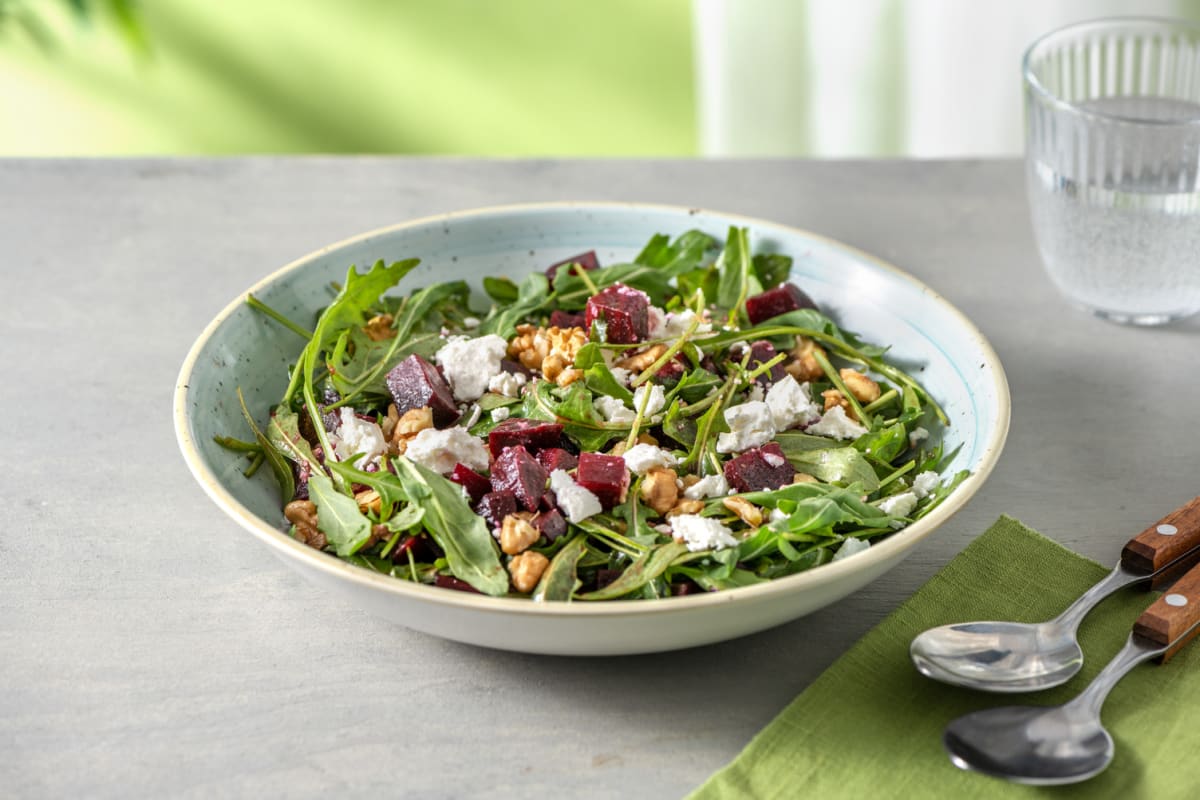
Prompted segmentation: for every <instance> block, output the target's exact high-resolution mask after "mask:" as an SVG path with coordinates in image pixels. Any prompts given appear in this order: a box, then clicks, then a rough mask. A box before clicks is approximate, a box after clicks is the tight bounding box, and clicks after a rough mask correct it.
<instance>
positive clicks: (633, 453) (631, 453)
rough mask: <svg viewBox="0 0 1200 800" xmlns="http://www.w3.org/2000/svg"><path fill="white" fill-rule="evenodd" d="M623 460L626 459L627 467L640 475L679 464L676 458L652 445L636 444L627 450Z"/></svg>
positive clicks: (622, 456)
mask: <svg viewBox="0 0 1200 800" xmlns="http://www.w3.org/2000/svg"><path fill="white" fill-rule="evenodd" d="M621 458H623V459H625V466H626V467H628V468H629V469H630V470H631V471H633V472H636V473H637V474H638V475H641V474H643V473H645V472H647V471H649V470H651V469H654V468H655V467H670V466H674V465H675V464H677V463H679V459H677V458H675V456H673V455H671V454H670V453H669V452H667V451H666V450H663V449H662V448H661V447H655V446H654V445H652V444H635V445H634V446H633V447H631V448H629V449H628V450H626V451H625V452H624V453H623V454H622V455H621Z"/></svg>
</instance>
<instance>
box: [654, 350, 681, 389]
mask: <svg viewBox="0 0 1200 800" xmlns="http://www.w3.org/2000/svg"><path fill="white" fill-rule="evenodd" d="M687 368H688V365H687V362H686V361H684V359H683V357H682V356H675V357H674V358H672V359H671V360H670V361H668V362H667V363H665V364H663V365H662V366H661V367H659V368H658V372H656V373H654V378H653V379H654V380H656V381H661V382H663V383H669V384H671V385H672V386H673V385H675V383H677V382H678V381H679V379H680V378H682V377H683V375H684V373H685V372H687Z"/></svg>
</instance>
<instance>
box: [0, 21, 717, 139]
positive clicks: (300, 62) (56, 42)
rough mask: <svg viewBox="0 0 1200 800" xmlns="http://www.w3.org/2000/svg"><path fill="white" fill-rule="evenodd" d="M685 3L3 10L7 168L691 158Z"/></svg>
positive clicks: (0, 45) (2, 130) (0, 38)
mask: <svg viewBox="0 0 1200 800" xmlns="http://www.w3.org/2000/svg"><path fill="white" fill-rule="evenodd" d="M691 59H692V54H691V22H690V13H689V0H604V1H603V2H575V1H573V0H495V1H494V2H487V1H486V0H390V1H389V0H337V2H331V1H326V2H320V1H314V0H244V2H233V1H230V2H221V1H220V0H152V1H151V0H143V2H140V3H134V2H131V0H0V102H2V103H3V107H2V112H0V154H3V155H57V154H89V155H91V154H133V153H149V154H167V153H171V154H175V153H266V152H270V153H289V152H290V153H299V152H314V153H344V152H354V153H437V154H484V155H495V156H518V155H568V154H569V155H631V154H636V155H686V154H690V153H693V152H694V151H695V147H696V135H695V111H694V107H693V96H692V94H693V93H692V60H691Z"/></svg>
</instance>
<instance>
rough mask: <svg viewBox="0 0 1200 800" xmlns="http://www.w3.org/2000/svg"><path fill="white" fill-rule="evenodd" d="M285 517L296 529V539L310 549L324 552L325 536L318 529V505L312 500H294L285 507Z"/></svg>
mask: <svg viewBox="0 0 1200 800" xmlns="http://www.w3.org/2000/svg"><path fill="white" fill-rule="evenodd" d="M283 516H284V517H286V518H287V521H288V522H290V523H292V525H294V526H295V528H296V538H297V539H299V540H300V541H302V542H304V543H305V544H306V545H308V546H309V547H315V548H316V549H317V550H324V549H325V545H326V544H327V542H326V541H325V534H323V533H321V531H320V530H319V529H318V528H317V504H316V503H314V502H313V501H311V500H293V501H292V502H290V503H288V504H287V505H286V506H284V507H283Z"/></svg>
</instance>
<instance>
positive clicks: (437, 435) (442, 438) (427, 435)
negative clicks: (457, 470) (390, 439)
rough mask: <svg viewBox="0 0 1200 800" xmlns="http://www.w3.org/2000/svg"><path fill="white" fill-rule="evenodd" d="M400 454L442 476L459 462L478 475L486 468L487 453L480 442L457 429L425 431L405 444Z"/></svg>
mask: <svg viewBox="0 0 1200 800" xmlns="http://www.w3.org/2000/svg"><path fill="white" fill-rule="evenodd" d="M404 455H405V456H407V457H408V458H409V459H410V460H412V461H415V462H416V463H418V464H420V465H421V466H423V467H427V468H429V469H431V470H433V471H434V472H440V473H441V474H443V475H445V474H446V473H448V472H450V471H451V470H452V469H454V465H455V464H458V463H460V462H461V463H462V464H465V465H466V466H468V467H470V468H471V469H473V470H476V471H480V472H481V471H483V470H486V469H487V468H488V451H487V448H486V447H484V445H483V441H482V440H481V439H479V438H478V437H476V436H472V435H471V434H470V433H468V432H467V429H466V428H460V427H458V426H455V427H452V428H446V429H445V430H441V431H439V430H437V429H436V428H426V429H425V430H423V431H421V432H420V433H418V434H417V435H416V436H415V437H413V440H412V441H411V442H409V443H408V449H407V450H405V451H404Z"/></svg>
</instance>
